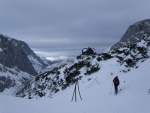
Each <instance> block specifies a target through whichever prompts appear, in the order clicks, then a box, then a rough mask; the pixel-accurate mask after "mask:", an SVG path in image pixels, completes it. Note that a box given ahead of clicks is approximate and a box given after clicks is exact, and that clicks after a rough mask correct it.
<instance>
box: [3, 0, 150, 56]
mask: <svg viewBox="0 0 150 113" xmlns="http://www.w3.org/2000/svg"><path fill="white" fill-rule="evenodd" d="M149 4H150V1H149V0H144V1H141V0H136V1H131V0H126V1H120V0H113V1H112V0H75V1H71V0H21V1H20V0H11V1H10V0H0V22H1V24H0V32H1V33H2V34H4V35H7V36H9V37H12V38H16V39H19V40H23V41H25V42H27V43H28V44H29V46H30V47H31V48H32V49H33V50H34V51H35V52H36V53H37V54H38V55H40V56H44V57H49V56H52V57H55V56H70V57H73V56H76V55H78V54H80V52H81V50H82V48H85V47H89V46H90V47H94V48H95V49H96V50H97V51H98V52H101V51H103V50H105V49H107V48H108V47H110V46H111V45H113V44H114V43H115V42H117V41H119V40H120V38H121V36H122V35H123V34H124V33H125V31H126V30H127V28H128V26H129V25H131V24H133V23H135V22H137V21H141V20H144V19H148V18H149V11H150V7H149Z"/></svg>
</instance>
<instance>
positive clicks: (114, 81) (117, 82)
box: [113, 76, 120, 95]
mask: <svg viewBox="0 0 150 113" xmlns="http://www.w3.org/2000/svg"><path fill="white" fill-rule="evenodd" d="M113 83H114V88H115V94H116V95H117V93H118V85H119V84H120V81H119V78H118V76H116V77H115V78H114V79H113Z"/></svg>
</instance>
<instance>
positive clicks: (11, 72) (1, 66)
mask: <svg viewBox="0 0 150 113" xmlns="http://www.w3.org/2000/svg"><path fill="white" fill-rule="evenodd" d="M47 65H48V64H46V63H44V62H43V60H41V59H40V57H38V56H37V55H36V54H35V53H34V52H33V51H32V50H31V49H30V47H29V46H28V45H27V44H26V43H25V42H23V41H19V40H16V39H13V38H9V37H7V36H4V35H2V34H0V92H3V91H4V90H5V89H6V88H11V87H18V86H19V85H21V84H23V83H26V82H27V81H30V80H31V79H32V78H33V77H34V76H35V75H37V74H38V73H39V72H40V71H42V69H44V68H45V67H46V66H47ZM14 89H15V88H14Z"/></svg>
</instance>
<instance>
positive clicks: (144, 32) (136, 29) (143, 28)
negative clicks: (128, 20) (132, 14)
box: [111, 19, 150, 49]
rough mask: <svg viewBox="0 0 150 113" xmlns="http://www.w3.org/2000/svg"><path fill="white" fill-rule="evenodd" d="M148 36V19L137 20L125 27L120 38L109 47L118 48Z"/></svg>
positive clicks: (149, 31) (149, 20) (149, 30)
mask: <svg viewBox="0 0 150 113" xmlns="http://www.w3.org/2000/svg"><path fill="white" fill-rule="evenodd" d="M149 36H150V19H146V20H143V21H140V22H137V23H135V24H133V25H131V26H129V28H128V29H127V31H126V32H125V34H124V35H123V36H122V38H121V40H120V41H119V42H118V43H116V44H114V45H113V46H112V47H111V49H119V48H121V47H124V46H128V45H131V44H135V43H137V42H140V41H141V40H142V39H144V38H145V37H149Z"/></svg>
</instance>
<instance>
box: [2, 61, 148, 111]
mask: <svg viewBox="0 0 150 113" xmlns="http://www.w3.org/2000/svg"><path fill="white" fill-rule="evenodd" d="M138 65H140V66H139V68H133V69H132V70H131V71H129V72H127V73H122V72H120V70H122V69H123V68H124V67H120V66H119V64H118V63H117V62H116V59H115V58H114V59H110V60H108V61H107V62H106V61H105V62H101V71H99V72H97V73H95V74H93V75H92V76H86V77H84V79H82V80H81V81H79V86H80V91H81V96H82V98H83V100H80V98H79V95H77V102H74V101H73V102H71V98H72V94H73V90H74V85H71V86H70V87H69V88H67V89H66V90H63V91H61V92H60V93H56V95H55V96H54V97H53V98H49V97H45V98H38V99H32V100H29V99H25V98H17V97H11V96H6V95H2V94H0V101H1V102H0V108H1V109H0V113H49V112H52V113H100V112H101V113H150V107H149V106H150V94H148V90H149V89H150V85H149V80H150V76H149V67H150V59H147V60H146V61H145V62H142V63H141V62H139V63H138ZM116 75H118V77H119V79H120V88H121V91H120V92H119V94H118V95H117V96H116V95H114V89H112V91H111V87H112V80H113V78H114V77H115V76H116ZM89 78H90V79H91V80H89ZM87 81H88V82H87ZM110 91H111V93H110ZM77 94H78V93H77ZM8 106H9V109H8ZM12 111H13V112H12Z"/></svg>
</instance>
